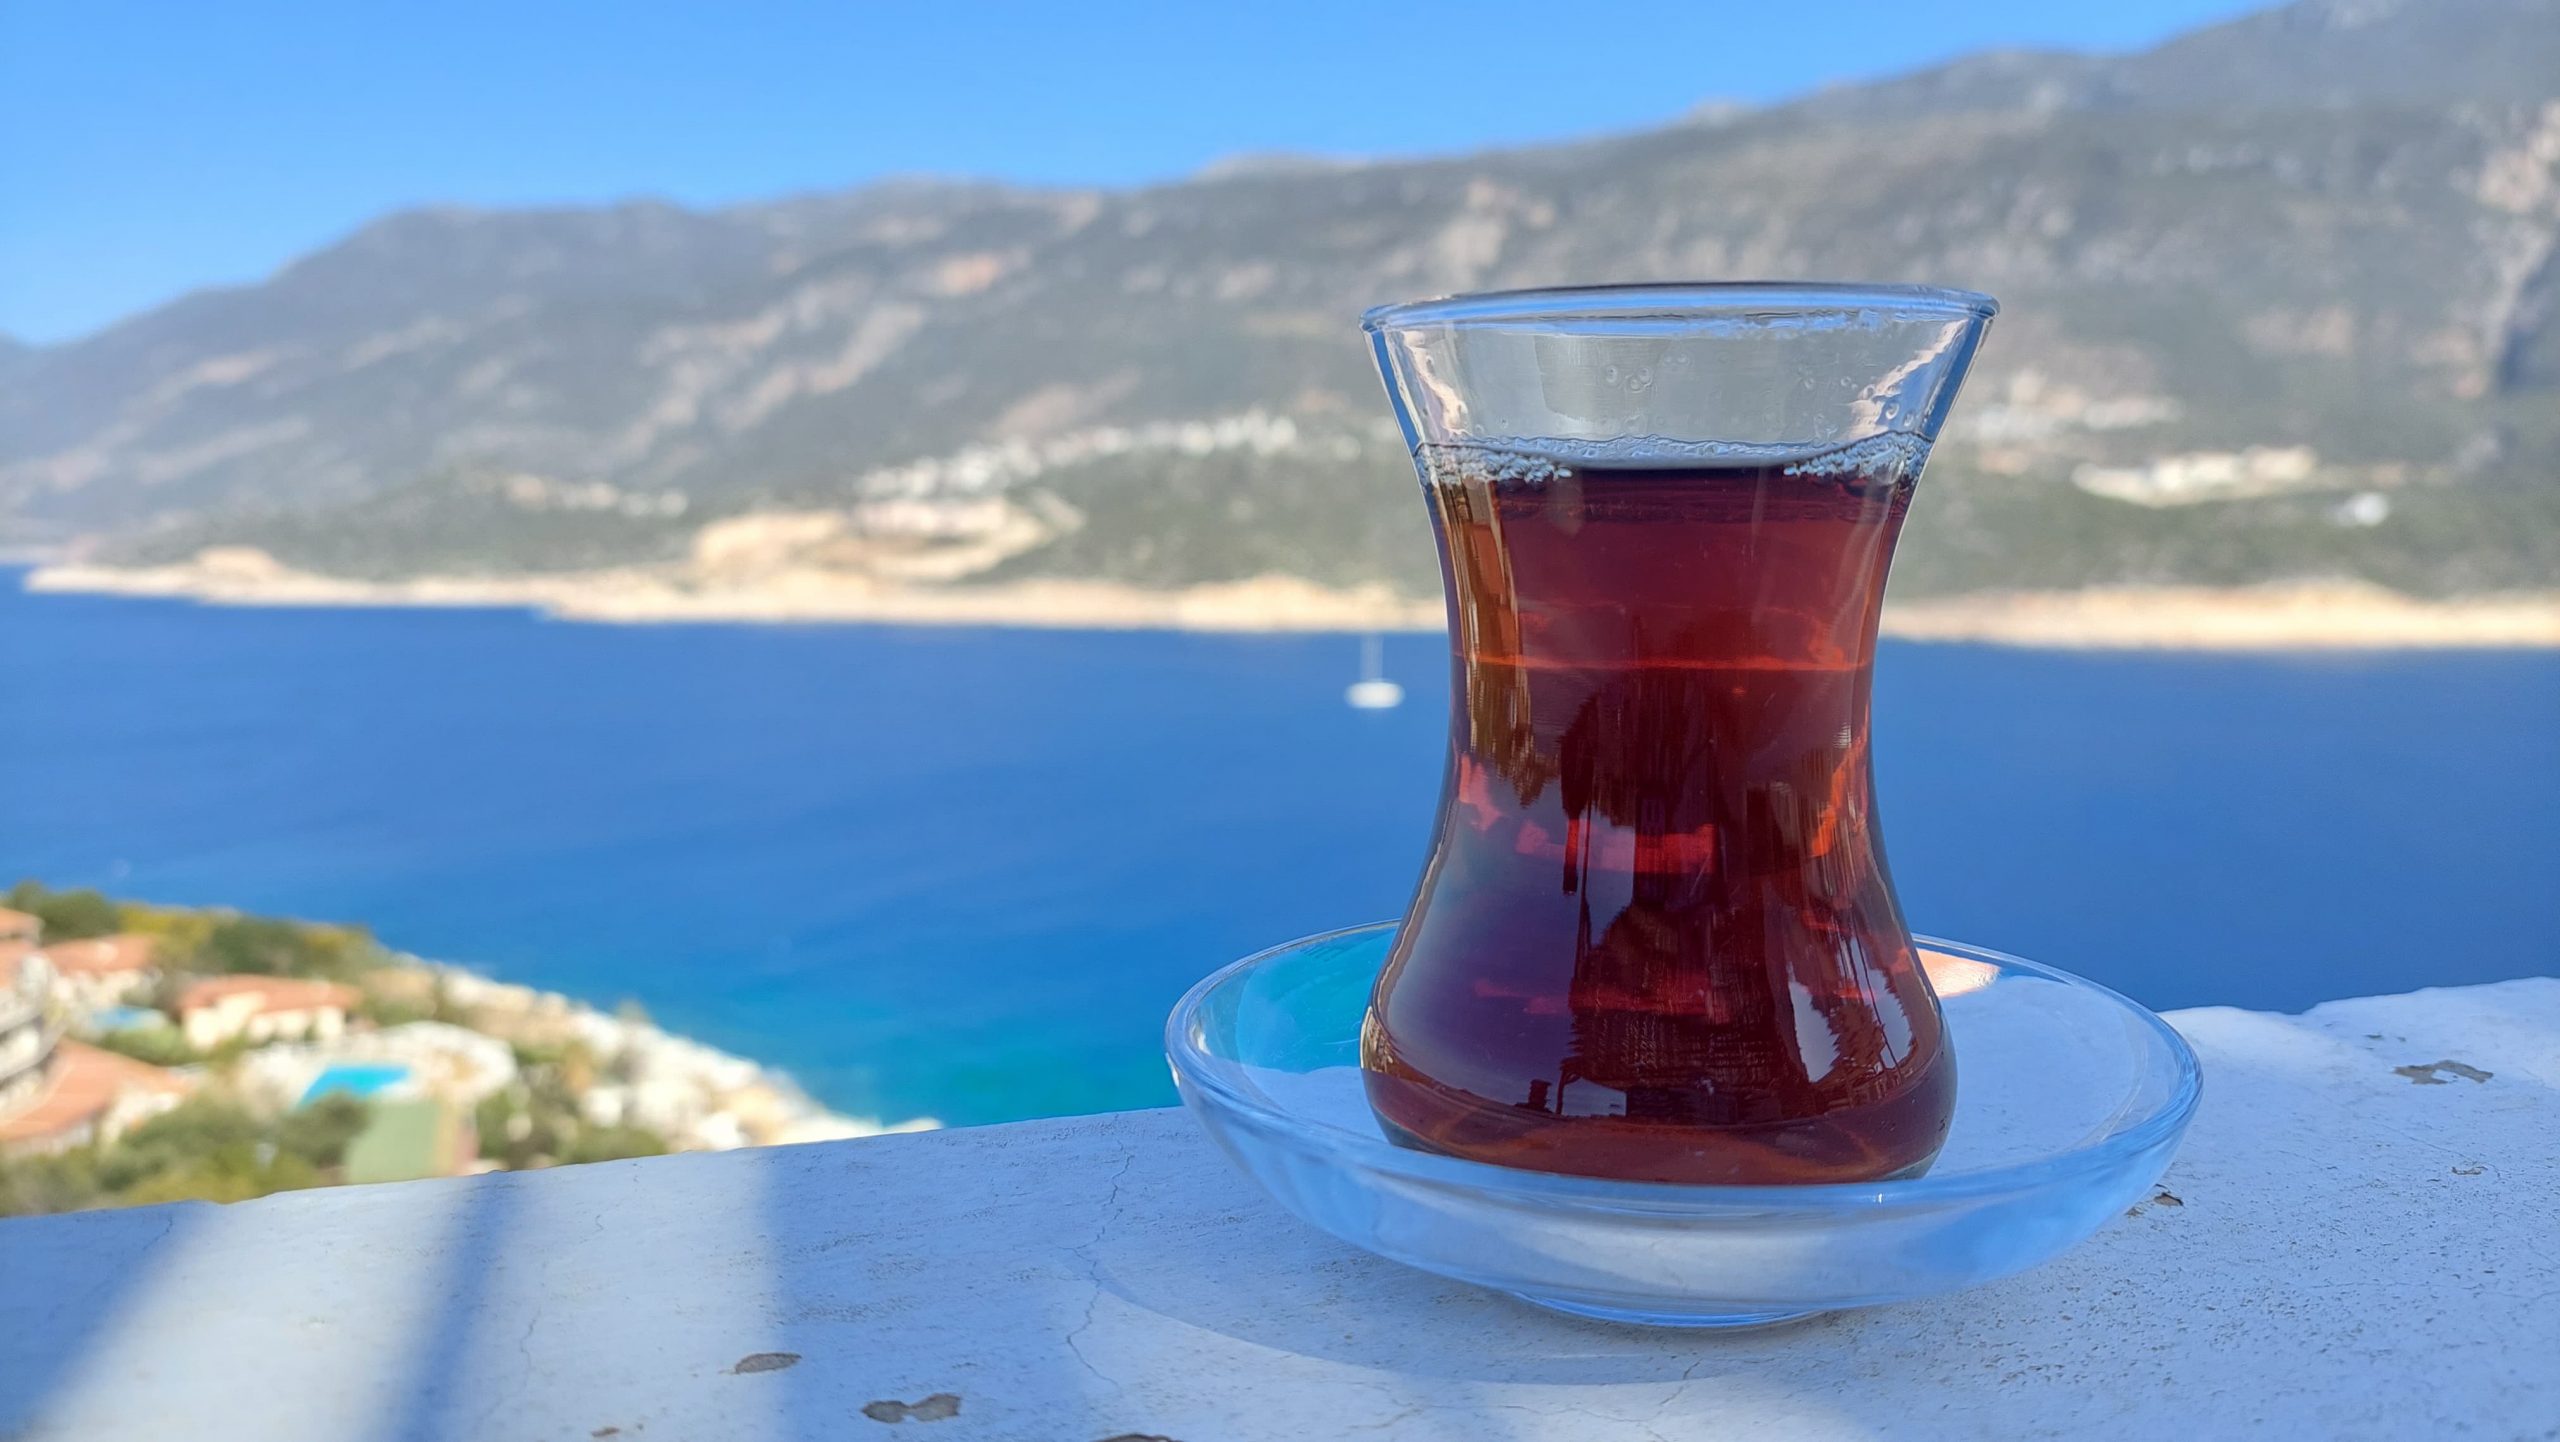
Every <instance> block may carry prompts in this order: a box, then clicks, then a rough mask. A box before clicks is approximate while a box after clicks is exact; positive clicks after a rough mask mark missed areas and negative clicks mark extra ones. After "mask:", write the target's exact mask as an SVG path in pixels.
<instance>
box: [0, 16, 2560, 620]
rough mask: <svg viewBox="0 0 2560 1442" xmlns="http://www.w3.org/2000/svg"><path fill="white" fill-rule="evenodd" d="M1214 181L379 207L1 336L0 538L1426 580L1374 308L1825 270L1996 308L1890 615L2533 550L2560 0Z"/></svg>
mask: <svg viewBox="0 0 2560 1442" xmlns="http://www.w3.org/2000/svg"><path fill="white" fill-rule="evenodd" d="M2244 78H2245V80H2246V81H2247V83H2246V84H2243V83H2241V81H2242V79H2244ZM1215 169H1217V173H1215V174H1203V175H1198V176H1193V177H1189V178H1186V179H1183V180H1178V181H1169V182H1164V183H1161V184H1156V185H1150V186H1142V187H1136V188H1132V189H1125V190H1123V189H1103V188H1078V187H1048V188H1025V187H1012V186H1005V185H999V184H994V183H990V182H981V181H953V180H939V179H924V180H919V179H913V178H905V179H895V180H890V181H886V182H881V183H878V184H874V185H868V186H863V187H857V188H855V189H852V190H849V191H843V192H833V193H825V194H817V195H799V196H791V197H784V198H781V199H778V200H774V201H770V202H754V203H748V204H742V205H736V206H727V207H722V208H719V209H715V210H688V209H685V208H683V207H681V206H676V205H673V204H670V203H667V202H663V201H651V200H645V199H643V200H633V201H629V202H624V203H619V204H616V205H612V206H607V207H562V208H548V209H542V210H529V211H525V210H470V209H465V208H460V207H426V208H420V209H415V210H408V211H402V212H398V213H396V214H394V215H390V216H386V217H383V218H381V219H380V220H377V221H375V222H373V223H371V224H368V225H367V226H364V227H362V228H360V229H358V230H357V231H356V232H354V233H352V234H351V235H349V236H348V237H346V238H344V239H343V240H342V241H340V242H338V243H336V244H334V245H332V246H329V247H326V248H324V249H322V250H320V251H318V252H315V253H314V254H312V255H309V256H306V257H303V258H302V259H300V260H298V261H296V262H294V263H293V264H291V265H288V266H286V267H284V268H283V269H281V270H279V271H278V272H277V273H276V275H274V276H273V277H271V278H270V279H269V280H267V281H265V282H262V283H260V284H258V285H255V286H249V287H241V288H232V289H227V290H217V291H210V292H199V293H197V294H195V295H192V296H189V297H185V298H182V299H180V300H178V301H176V302H173V303H171V304H170V305H168V306H164V307H160V308H157V309H155V310H153V311H151V312H148V313H146V314H144V315H141V316H137V317H135V318H133V319H131V320H128V321H126V322H123V323H120V324H119V325H116V326H113V327H110V328H108V329H107V330H106V331H103V332H100V333H98V334H96V335H93V336H90V337H87V338H84V339H82V340H79V341H75V342H71V343H67V344H64V345H57V346H47V347H38V348H33V349H19V350H12V349H10V348H8V347H6V346H0V380H5V382H6V384H5V385H0V542H15V543H19V544H24V543H28V542H45V543H50V544H54V545H57V546H68V547H71V548H72V549H74V550H75V551H76V552H77V553H79V554H83V555H87V556H90V557H92V558H95V559H100V560H105V561H109V562H115V563H123V564H135V565H143V564H157V563H164V562H167V561H170V560H173V559H179V558H183V557H184V556H187V555H191V554H193V553H194V552H196V551H198V550H202V549H204V548H206V547H222V546H232V547H239V546H254V547H259V548H262V549H265V550H267V551H268V552H270V553H272V554H273V555H274V556H276V557H277V558H278V559H279V561H280V562H282V563H284V564H288V565H292V566H298V567H304V568H307V569H315V570H322V571H326V572H328V573H330V574H343V575H349V576H356V577H369V578H374V579H385V578H397V577H400V576H404V575H418V574H425V573H426V572H427V571H429V570H437V571H450V570H453V569H454V568H455V567H457V566H459V567H461V568H462V569H464V570H466V571H467V570H470V569H472V568H474V567H476V568H477V569H479V570H481V571H483V572H486V573H488V574H523V573H543V572H558V571H565V570H574V569H579V568H585V567H595V566H630V565H644V566H657V567H661V568H664V569H666V570H667V572H668V574H670V575H672V576H678V577H681V576H684V575H689V574H695V573H699V572H701V571H702V569H703V567H704V566H705V565H706V564H707V562H706V559H705V556H704V554H703V547H704V545H705V543H706V537H709V536H711V535H712V534H713V532H714V528H716V527H717V526H718V525H720V524H721V523H722V522H723V521H724V520H727V519H732V518H738V517H760V516H775V515H802V516H820V517H832V518H834V519H832V520H829V521H826V522H824V523H823V524H821V523H817V522H812V523H809V524H808V525H805V526H804V527H803V528H802V529H803V531H805V532H806V533H807V534H808V535H810V536H813V537H815V536H820V533H822V532H823V533H824V535H823V538H822V539H817V540H812V541H811V542H810V543H809V544H808V545H807V546H805V547H804V548H802V549H801V550H798V551H790V552H786V553H784V554H781V555H778V556H776V557H775V558H774V559H775V562H776V564H788V565H791V566H799V567H817V568H820V569H830V570H833V571H838V572H843V573H846V574H851V575H857V576H873V577H876V578H879V579H881V580H882V581H883V582H884V583H890V582H895V583H898V584H916V585H949V584H969V583H972V582H992V581H999V580H1019V579H1023V578H1027V577H1040V576H1054V577H1061V578H1070V579H1073V578H1083V579H1093V580H1103V581H1115V582H1126V583H1130V584H1137V585H1149V586H1183V585H1192V584H1201V583H1219V582H1226V581H1233V580H1238V579H1241V578H1243V577H1246V576H1250V575H1258V574H1264V573H1267V572H1270V571H1273V570H1280V571H1286V572H1290V573H1293V574H1298V575H1302V576H1305V577H1307V578H1308V579H1311V580H1316V581H1320V582H1323V583H1325V584H1336V585H1359V584H1365V583H1372V582H1383V583H1387V584H1390V585H1392V586H1393V587H1395V588H1396V589H1398V590H1399V591H1403V592H1406V593H1419V592H1422V591H1426V590H1428V589H1429V587H1430V585H1431V583H1432V581H1431V576H1430V559H1429V558H1430V548H1429V542H1428V539H1427V536H1426V535H1425V534H1424V533H1423V531H1422V527H1421V518H1420V508H1419V507H1418V506H1415V505H1414V504H1413V503H1412V497H1411V493H1410V490H1409V489H1408V488H1407V487H1406V486H1404V485H1402V484H1399V483H1398V481H1399V477H1400V476H1406V477H1409V471H1408V470H1406V469H1405V462H1404V460H1403V458H1402V455H1401V449H1400V446H1399V445H1398V444H1397V443H1396V441H1395V439H1394V437H1393V435H1392V433H1391V432H1390V430H1389V429H1388V427H1387V426H1386V424H1385V415H1384V408H1383V405H1382V404H1381V403H1380V402H1379V401H1378V400H1377V398H1376V393H1375V382H1374V380H1373V379H1371V378H1370V376H1369V375H1368V372H1367V361H1366V358H1365V356H1364V355H1362V353H1361V348H1360V347H1359V345H1358V343H1357V340H1356V335H1355V332H1354V329H1353V320H1354V318H1355V317H1356V316H1357V314H1358V313H1359V311H1360V310H1361V309H1363V308H1365V307H1366V306H1367V305H1369V304H1372V303H1375V302H1378V301H1383V300H1391V299H1402V298H1409V297H1410V296H1413V295H1417V294H1427V293H1434V292H1446V291H1453V290H1469V289H1484V288H1497V287H1505V286H1512V285H1522V284H1541V283H1553V282H1558V281H1563V280H1576V281H1598V280H1611V279H1639V278H1660V277H1663V276H1689V277H1698V278H1721V277H1728V276H1731V277H1741V276H1753V275H1759V276H1768V275H1787V274H1798V275H1802V274H1826V275H1848V276H1856V277H1859V278H1865V279H1874V280H1880V281H1893V280H1930V281H1939V282H1944V283H1950V284H1960V285H1971V286H1973V287H1975V288H1980V289H1987V290H1990V291H1992V292H1993V293H1995V294H1999V295H2001V296H2002V298H2003V300H2004V301H2005V302H2007V305H2008V309H2007V312H2006V314H2005V315H2004V317H2003V319H2002V321H2001V322H2000V324H1999V325H1998V327H1996V328H1995V331H1994V334H1993V337H1992V342H1991V345H1990V346H1989V347H1988V348H1987V350H1986V352H1985V355H1984V358H1983V362H1982V365H1981V367H1980V369H1979V371H1978V373H1977V378H1976V379H1975V381H1974V382H1973V384H1972V386H1971V387H1970V388H1969V391H1968V395H1967V397H1966V399H1965V401H1964V402H1963V403H1962V404H1960V406H1959V408H1958V419H1957V421H1956V423H1955V424H1954V425H1953V426H1952V427H1951V428H1950V432H1949V434H1948V436H1947V437H1946V438H1945V440H1944V442H1943V443H1942V445H1941V447H1940V448H1939V454H1938V457H1937V460H1936V463H1935V464H1934V465H1933V466H1932V468H1931V472H1930V477H1931V479H1930V488H1931V492H1932V496H1933V499H1932V500H1931V501H1930V502H1929V503H1928V504H1926V505H1924V506H1923V507H1921V508H1920V509H1919V511H1918V512H1916V513H1915V519H1914V523H1913V529H1912V534H1911V536H1910V538H1909V540H1908V543H1907V544H1908V550H1907V552H1906V559H1905V562H1904V564H1903V566H1902V568H1901V569H1900V570H1899V571H1898V572H1897V587H1898V589H1908V590H1910V591H1912V592H1913V593H1914V594H1949V593H1957V592H1964V591H1973V590H1986V589H1999V588H2003V587H2019V586H2030V587H2070V586H2078V585H2096V584H2125V583H2132V584H2143V583H2193V584H2239V583H2248V582H2254V581H2260V580H2268V579H2282V578H2287V577H2324V576H2342V577H2349V578H2357V579H2363V580H2368V581H2373V582H2378V583H2381V584H2385V585H2389V586H2393V587H2397V588H2400V589H2403V590H2408V591H2412V592H2418V593H2425V594H2460V593H2466V592H2470V591H2477V590H2484V589H2498V588H2502V587H2503V588H2512V587H2517V586H2530V585H2536V584H2540V583H2542V581H2543V580H2544V579H2545V578H2547V577H2548V576H2549V575H2550V574H2552V573H2554V571H2560V541H2554V540H2552V539H2550V538H2551V537H2552V535H2553V534H2554V532H2555V531H2560V503H2555V501H2554V495H2555V493H2560V487H2555V486H2554V485H2553V484H2552V482H2553V481H2554V480H2555V479H2556V478H2560V334H2555V332H2560V319H2555V311H2560V299H2555V297H2560V0H2442V3H2438V4H2434V5H2424V4H2415V3H2401V4H2392V3H2373V0H2308V3H2303V4H2297V5H2293V6H2288V7H2286V8H2284V9H2281V10H2276V11H2271V12H2263V13H2261V14H2258V15H2253V16H2247V17H2243V18H2241V19H2238V20H2235V21H2231V22H2228V23H2226V24H2223V25H2219V26H2214V27H2210V28H2208V29H2205V30H2202V31H2199V32H2195V33H2193V34H2190V35H2187V36H2182V37H2179V38H2176V39H2173V40H2171V41H2169V42H2167V43H2166V44H2164V45H2162V46H2160V47H2156V48H2154V49H2153V50H2150V51H2146V52H2141V53H2138V54H2133V55H2125V56H2076V55H2075V56H2062V57H2054V56H2050V55H2043V54H2022V53H2016V52H2010V53H2003V54H1996V55H1987V56H1973V57H1966V58H1963V59H1959V60H1955V61H1952V62H1949V63H1948V64H1946V65H1942V66H1937V67H1933V68H1931V69H1928V70H1924V71H1921V72H1918V73H1915V74H1912V75H1907V76H1901V77H1895V78H1891V79H1887V80H1883V81H1878V82H1872V83H1869V84H1865V85H1860V86H1854V87H1847V88H1843V89H1837V90H1829V91H1821V92H1816V93H1813V94H1809V95H1805V96H1801V97H1798V98H1795V99H1792V100H1788V101H1785V102H1781V103H1778V104H1775V105H1770V106H1763V107H1757V108H1752V109H1747V110H1740V111H1736V110H1732V109H1729V108H1720V109H1718V110H1716V111H1714V112H1713V113H1711V114H1707V115H1704V116H1700V117H1695V118H1692V119H1688V120H1684V121H1681V122H1675V123H1673V124H1670V125H1667V126H1664V127H1661V128H1658V129H1654V130H1650V131H1644V132H1638V133H1635V134H1632V135H1623V136H1613V137H1600V138H1588V139H1581V140H1575V141H1570V142H1566V143H1562V144H1556V145H1543V146H1523V147H1513V148H1509V149H1504V150H1498V151H1490V152H1485V153H1483V154H1478V155H1466V156H1444V157H1431V158H1424V159H1398V160H1376V161H1356V162H1346V163H1340V164H1337V163H1334V162H1333V161H1332V160H1330V159H1328V158H1312V159H1311V158H1307V157H1278V158H1276V159H1272V158H1263V159H1255V158H1250V157H1248V158H1243V159H1242V163H1240V164H1238V165H1235V166H1231V167H1224V168H1215ZM1245 417H1261V418H1263V422H1268V423H1277V422H1281V421H1285V422H1286V423H1287V427H1288V433H1289V437H1290V438H1289V439H1288V441H1287V442H1286V443H1285V444H1264V443H1263V442H1264V441H1268V439H1269V436H1270V435H1271V434H1275V433H1276V432H1272V431H1270V430H1269V429H1268V428H1267V427H1266V429H1265V430H1262V431H1253V430H1252V427H1251V426H1249V425H1245V422H1244V421H1243V420H1242V419H1240V418H1245ZM1263 422H1257V423H1256V424H1262V423H1263ZM1186 426H1193V427H1203V428H1205V429H1204V430H1203V431H1202V432H1201V434H1203V435H1208V436H1210V437H1211V439H1210V440H1209V441H1207V442H1204V443H1202V444H1201V445H1198V446H1194V445H1192V444H1190V443H1189V442H1187V441H1184V440H1182V439H1181V436H1182V434H1183V430H1182V428H1183V427H1186ZM1221 426H1227V427H1229V428H1230V430H1231V431H1232V432H1233V434H1235V435H1244V434H1246V433H1247V432H1251V433H1252V434H1254V435H1258V436H1261V437H1262V438H1263V439H1262V440H1261V441H1255V442H1252V443H1246V442H1241V441H1240V442H1237V443H1235V444H1228V443H1226V442H1223V441H1219V440H1217V439H1216V437H1217V436H1218V435H1221V434H1227V432H1221V431H1219V429H1218V428H1219V427H1221ZM1237 426H1244V427H1245V428H1244V429H1243V430H1234V427H1237ZM1150 428H1154V429H1153V430H1151V429H1150ZM1166 428H1170V429H1169V430H1168V429H1166ZM1158 432H1162V433H1163V434H1164V435H1170V436H1172V437H1174V439H1172V440H1169V441H1165V442H1164V443H1163V444H1156V443H1155V442H1153V441H1148V442H1146V443H1143V444H1141V443H1138V442H1134V441H1133V442H1131V443H1129V444H1125V445H1122V444H1118V443H1116V442H1109V441H1108V438H1109V437H1111V436H1115V435H1125V436H1139V437H1143V436H1147V435H1155V434H1157V433H1158ZM1079 437H1082V438H1086V440H1085V441H1079V440H1078V438H1079ZM1095 437H1101V438H1104V439H1102V440H1094V439H1093V438H1095ZM1087 441H1090V442H1091V443H1090V444H1089V445H1087V447H1086V449H1085V450H1082V451H1079V450H1077V449H1076V447H1077V446H1078V445H1085V444H1086V442H1087ZM1007 447H1027V448H1030V451H1031V452H1033V453H1037V454H1040V455H1046V454H1048V451H1044V450H1042V449H1041V448H1043V447H1046V448H1049V450H1054V451H1057V453H1058V454H1059V455H1060V456H1064V457H1066V459H1063V460H1058V461H1057V462H1056V463H1055V464H1050V463H1047V462H1043V463H1042V464H1040V465H1037V466H1031V467H1028V468H1026V467H1024V466H1020V465H1013V466H1010V467H1009V468H1008V466H1007V465H1006V464H1000V463H998V462H995V461H985V460H984V459H983V456H984V455H985V454H998V453H1002V452H1004V451H1005V448H1007ZM973 456H978V457H980V458H981V459H980V460H979V461H970V460H969V459H968V458H970V457H973ZM972 466H977V467H979V470H984V469H985V468H986V467H993V470H992V471H989V472H988V474H989V475H994V476H996V479H994V480H983V479H981V480H971V479H970V477H973V476H977V475H979V470H973V469H972ZM928 473H929V474H930V475H932V476H934V477H938V478H939V479H936V480H934V481H932V483H931V484H930V485H925V486H924V487H923V489H922V490H918V489H917V483H915V482H914V481H913V477H915V476H917V475H923V474H928ZM519 476H520V477H526V478H529V480H530V482H531V483H530V484H527V485H511V484H509V483H508V482H507V480H506V478H509V477H519ZM897 476H905V477H907V478H908V479H906V480H897V481H895V482H894V484H893V483H892V481H891V480H889V479H884V478H891V477H897ZM492 478H496V479H494V480H493V479H492ZM596 487H602V488H604V491H609V492H611V493H612V495H613V496H614V497H615V498H617V499H614V500H611V501H610V502H600V503H599V504H596V505H592V506H583V507H580V506H563V505H554V504H552V503H551V502H549V501H544V502H542V503H540V504H535V503H533V502H528V501H522V500H520V499H517V498H521V497H536V496H543V497H557V496H572V495H587V496H601V495H603V494H604V491H597V490H594V489H593V488H596ZM901 487H903V488H904V489H900V488H901ZM884 488H886V489H884ZM670 496H672V497H675V498H678V500H680V501H681V508H680V509H668V506H669V504H670V503H668V502H667V501H665V500H663V499H662V498H664V497H670ZM629 497H637V498H642V499H641V500H638V501H629V502H626V500H625V499H622V498H629ZM892 502H895V503H896V504H895V505H892V504H890V503H892ZM546 507H547V509H546ZM901 507H903V508H904V509H900V508H901ZM919 507H921V508H922V509H919ZM970 557H977V558H981V559H984V561H985V565H984V567H983V568H982V569H981V570H978V571H970V570H967V569H965V568H962V567H960V565H959V563H960V562H961V561H964V560H966V559H968V558H970Z"/></svg>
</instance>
